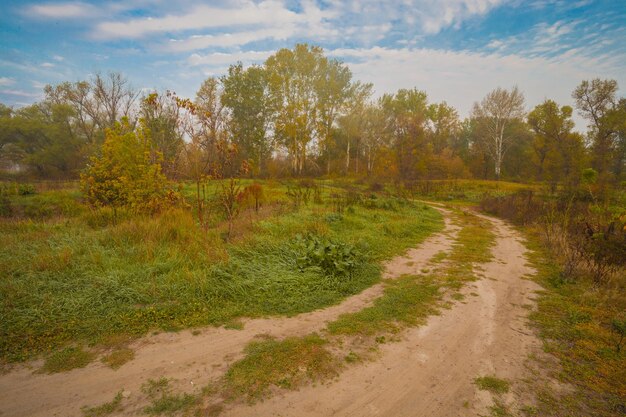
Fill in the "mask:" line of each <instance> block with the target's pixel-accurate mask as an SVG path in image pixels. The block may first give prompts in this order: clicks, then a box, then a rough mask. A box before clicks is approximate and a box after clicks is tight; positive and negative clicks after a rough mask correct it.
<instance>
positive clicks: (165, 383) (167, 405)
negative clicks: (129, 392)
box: [141, 378, 199, 416]
mask: <svg viewBox="0 0 626 417" xmlns="http://www.w3.org/2000/svg"><path fill="white" fill-rule="evenodd" d="M169 382H170V381H169V380H168V379H167V378H160V379H157V380H154V379H149V380H148V381H147V382H146V383H144V384H143V385H142V387H141V391H142V392H143V393H144V394H146V395H147V396H148V398H150V399H151V404H150V405H149V406H147V407H145V408H144V409H143V412H144V413H146V414H149V415H162V414H165V415H168V416H173V415H176V414H178V413H179V412H181V411H185V410H188V409H190V408H191V407H193V406H195V405H197V404H198V402H199V397H198V396H196V395H191V394H173V393H172V392H171V389H170V386H169Z"/></svg>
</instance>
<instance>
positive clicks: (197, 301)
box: [0, 197, 442, 361]
mask: <svg viewBox="0 0 626 417" xmlns="http://www.w3.org/2000/svg"><path fill="white" fill-rule="evenodd" d="M24 198H30V197H24ZM110 214H111V213H108V214H107V212H106V210H105V211H99V212H90V211H88V210H85V211H82V212H80V213H77V214H76V215H75V216H74V217H67V216H66V217H54V218H51V219H47V220H46V219H44V220H38V221H33V220H24V219H22V220H15V219H13V220H3V221H0V247H1V248H2V250H0V357H1V358H2V359H4V360H7V361H20V360H25V359H28V358H31V357H33V356H34V355H37V354H39V353H43V352H49V351H52V350H55V349H58V348H60V347H62V346H64V345H66V344H68V343H71V342H79V343H88V344H100V343H107V341H108V340H109V339H112V338H114V337H116V336H119V335H129V336H138V335H142V334H145V333H147V332H148V331H151V330H177V329H182V328H188V327H193V326H201V325H207V324H213V325H220V324H224V323H227V322H229V321H232V320H233V319H235V318H237V317H243V316H248V317H257V316H264V315H272V314H283V315H292V314H297V313H300V312H305V311H310V310H313V309H316V308H320V307H324V306H328V305H331V304H333V303H337V302H339V301H340V300H341V299H343V298H344V297H346V296H349V295H351V294H355V293H357V292H359V291H361V290H362V289H364V288H366V287H367V286H370V285H372V284H373V283H375V282H376V281H378V280H379V278H380V261H381V260H382V259H385V258H388V257H390V256H392V255H394V254H398V253H400V252H402V251H404V250H405V249H407V248H408V247H410V246H413V245H415V244H417V243H418V242H420V241H422V240H423V239H424V238H425V237H426V236H428V235H429V234H430V233H432V232H433V231H436V230H439V229H440V228H441V227H442V221H441V218H440V215H439V214H438V213H437V212H436V211H435V210H432V209H429V208H427V207H424V206H413V205H398V206H397V207H396V206H394V208H393V209H378V208H364V207H358V206H356V207H353V208H351V210H349V211H348V212H346V213H345V214H344V215H343V216H340V217H339V218H337V217H336V216H332V213H331V211H330V209H329V208H327V207H325V206H323V205H313V206H310V207H306V208H302V209H301V210H299V211H297V212H287V213H283V214H280V215H278V214H277V215H275V216H273V217H269V218H264V219H262V220H258V221H257V222H255V223H254V225H253V226H252V227H251V228H250V230H249V231H248V232H246V234H245V235H244V236H241V238H239V239H237V240H235V241H234V242H233V243H230V244H227V243H224V241H223V239H222V238H221V236H220V232H219V229H211V230H209V231H208V232H202V231H201V229H200V228H199V227H198V226H197V224H196V221H195V219H194V217H193V214H192V213H191V212H190V211H188V210H174V211H170V212H167V213H163V214H161V215H159V216H157V217H140V216H130V215H119V214H118V217H117V218H116V219H115V221H112V219H111V218H110ZM307 232H309V233H314V234H317V235H325V236H328V237H329V238H333V239H335V240H339V241H342V242H346V243H350V244H354V245H356V246H357V247H358V248H359V250H360V251H362V253H364V254H365V255H366V256H365V261H364V262H362V263H360V264H359V265H357V267H356V268H355V270H354V271H353V272H352V274H351V277H347V276H333V275H326V274H324V272H323V271H321V270H320V269H319V268H315V267H311V268H306V269H304V270H301V268H298V267H297V264H296V258H297V256H298V253H297V245H294V238H295V236H296V235H297V234H304V233H307Z"/></svg>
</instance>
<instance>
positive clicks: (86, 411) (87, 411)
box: [81, 391, 122, 417]
mask: <svg viewBox="0 0 626 417" xmlns="http://www.w3.org/2000/svg"><path fill="white" fill-rule="evenodd" d="M121 402H122V391H120V392H118V393H117V394H116V395H115V398H113V400H112V401H109V402H107V403H104V404H101V405H98V406H95V407H87V406H85V407H82V408H81V411H82V412H83V416H85V417H102V416H108V415H109V414H113V413H114V412H116V411H119V410H121V407H120V404H121Z"/></svg>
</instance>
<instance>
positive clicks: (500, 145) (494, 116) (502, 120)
mask: <svg viewBox="0 0 626 417" xmlns="http://www.w3.org/2000/svg"><path fill="white" fill-rule="evenodd" d="M471 117H472V118H473V119H474V120H476V122H477V124H478V125H479V128H480V129H481V131H482V133H483V135H484V137H483V139H484V143H485V149H486V150H487V152H488V153H489V155H490V156H491V158H492V159H493V161H494V164H495V175H496V178H497V179H499V178H500V174H501V172H502V161H503V160H504V156H505V154H506V152H507V150H508V148H509V147H510V146H511V140H512V139H513V136H511V135H510V134H507V133H508V132H507V131H506V128H507V126H509V125H510V124H511V122H512V121H513V120H516V119H517V120H519V119H522V118H523V117H524V95H523V94H522V93H521V92H520V91H519V90H518V89H517V87H513V89H512V90H511V91H508V90H504V89H502V88H499V87H498V88H496V89H495V90H493V91H492V92H490V93H489V94H487V95H486V96H485V98H483V100H482V101H481V102H480V103H474V107H473V108H472V116H471Z"/></svg>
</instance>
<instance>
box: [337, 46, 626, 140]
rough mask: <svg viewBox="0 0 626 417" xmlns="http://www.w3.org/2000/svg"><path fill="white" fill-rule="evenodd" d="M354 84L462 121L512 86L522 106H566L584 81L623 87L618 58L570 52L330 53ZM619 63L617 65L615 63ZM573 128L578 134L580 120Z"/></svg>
mask: <svg viewBox="0 0 626 417" xmlns="http://www.w3.org/2000/svg"><path fill="white" fill-rule="evenodd" d="M328 54H329V55H331V56H334V57H338V58H341V59H343V60H344V61H345V62H347V63H348V65H349V66H350V68H351V69H352V71H353V72H354V76H355V78H356V79H359V80H362V81H366V82H372V83H374V88H375V89H376V92H377V94H378V95H382V93H386V92H395V91H397V90H398V89H400V88H413V87H417V88H418V89H421V90H424V91H426V92H427V93H428V95H429V98H430V100H431V101H443V100H445V101H447V102H448V103H449V104H451V105H453V106H454V107H456V108H457V109H458V110H459V112H460V114H461V115H463V116H467V115H468V114H469V111H470V109H471V106H472V104H473V103H474V102H475V101H479V100H480V99H481V98H482V97H484V96H485V95H486V94H487V93H488V92H489V91H491V90H492V89H494V88H496V87H498V86H500V87H503V88H510V87H512V86H513V85H518V86H519V87H520V89H521V90H522V91H523V92H524V93H525V94H526V98H527V104H528V106H535V105H536V104H539V103H540V102H542V101H543V100H544V99H546V98H551V99H554V100H556V101H557V102H559V103H562V104H570V105H572V104H573V103H572V99H571V92H572V91H573V90H574V88H575V87H576V86H577V85H578V84H579V83H580V82H581V81H582V80H584V79H591V78H595V77H601V78H614V79H616V80H617V81H618V83H619V84H620V85H622V86H626V77H625V74H626V64H625V62H626V61H624V60H623V58H622V59H621V61H620V59H619V58H611V57H607V56H598V57H590V56H586V55H583V54H582V53H581V52H580V51H572V52H570V53H566V54H562V55H559V56H556V57H553V58H545V57H536V58H528V57H523V56H520V55H506V56H502V55H499V54H481V53H476V52H469V51H444V50H434V49H409V48H403V49H388V48H381V47H374V48H368V49H335V50H332V51H328ZM620 62H621V63H620ZM575 120H576V122H577V127H578V128H579V129H581V130H582V129H584V126H585V124H584V123H583V121H582V119H580V118H578V117H577V118H576V119H575Z"/></svg>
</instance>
